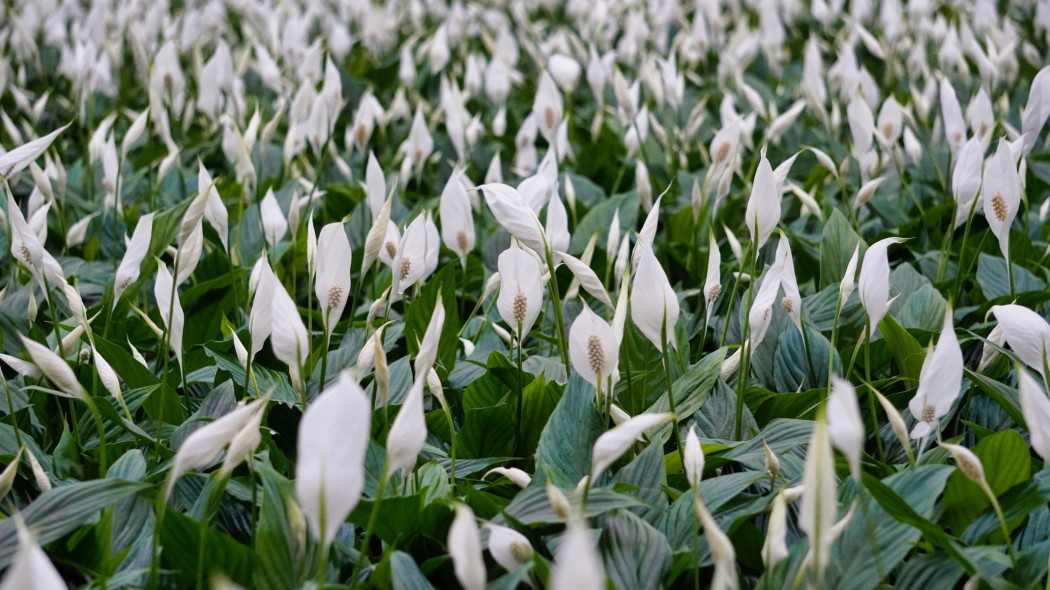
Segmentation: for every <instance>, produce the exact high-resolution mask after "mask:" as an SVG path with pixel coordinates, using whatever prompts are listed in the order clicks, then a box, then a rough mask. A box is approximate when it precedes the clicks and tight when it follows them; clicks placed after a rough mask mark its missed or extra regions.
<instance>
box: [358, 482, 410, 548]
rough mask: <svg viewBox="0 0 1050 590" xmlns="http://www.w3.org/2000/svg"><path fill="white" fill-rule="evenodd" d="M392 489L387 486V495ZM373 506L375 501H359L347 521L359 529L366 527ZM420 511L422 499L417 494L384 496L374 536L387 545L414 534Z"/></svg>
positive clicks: (390, 486)
mask: <svg viewBox="0 0 1050 590" xmlns="http://www.w3.org/2000/svg"><path fill="white" fill-rule="evenodd" d="M392 487H393V486H392V485H388V486H387V493H390V490H391V489H392ZM374 504H375V500H361V502H360V503H358V505H357V507H356V508H354V511H353V512H351V513H350V517H349V521H350V522H352V523H354V524H356V525H358V526H360V527H365V526H367V525H368V521H369V516H370V515H371V514H372V506H373V505H374ZM422 509H423V497H422V496H421V495H419V494H413V495H411V496H384V497H383V502H382V504H380V506H379V518H377V519H376V527H375V534H376V535H377V536H378V537H379V538H380V539H383V540H384V541H386V542H387V543H393V542H395V541H396V540H397V539H399V538H400V539H404V538H405V537H406V536H411V535H414V534H416V533H417V532H418V531H419V527H420V522H421V519H420V516H421V515H420V512H421V511H422Z"/></svg>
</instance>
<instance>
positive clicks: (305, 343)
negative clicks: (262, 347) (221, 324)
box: [252, 273, 310, 394]
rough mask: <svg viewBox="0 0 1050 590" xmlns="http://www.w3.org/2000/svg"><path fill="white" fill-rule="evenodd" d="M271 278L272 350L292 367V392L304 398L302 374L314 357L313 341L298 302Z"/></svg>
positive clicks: (253, 344) (289, 367)
mask: <svg viewBox="0 0 1050 590" xmlns="http://www.w3.org/2000/svg"><path fill="white" fill-rule="evenodd" d="M268 276H269V279H270V284H271V285H272V289H273V291H272V293H273V295H272V297H273V299H272V308H271V309H272V312H271V313H272V315H271V317H270V321H271V328H270V347H271V348H272V349H273V355H274V356H275V357H277V360H279V361H281V362H282V363H284V364H285V365H288V376H289V377H290V378H291V381H292V388H293V389H295V391H297V392H299V393H300V394H302V393H303V392H305V391H306V383H305V382H304V381H303V377H302V370H303V364H304V363H305V362H306V359H307V358H308V357H309V356H310V338H309V335H308V334H307V333H306V326H305V325H304V324H303V318H302V317H301V316H300V315H299V308H298V307H296V305H295V301H293V300H292V298H291V296H290V295H288V291H286V290H285V289H284V285H282V284H281V282H280V281H278V280H277V278H276V277H274V276H273V274H272V273H270V274H269V275H268ZM261 290H262V289H260V291H261ZM256 297H258V294H257V295H256ZM254 347H255V336H254V335H253V336H252V348H253V349H254Z"/></svg>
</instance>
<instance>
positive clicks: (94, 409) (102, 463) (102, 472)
mask: <svg viewBox="0 0 1050 590" xmlns="http://www.w3.org/2000/svg"><path fill="white" fill-rule="evenodd" d="M84 401H85V402H86V403H87V407H88V410H90V411H91V417H92V418H94V420H95V427H96V428H98V455H99V477H105V476H106V468H107V463H108V461H107V458H106V427H105V425H103V423H102V414H100V413H99V411H98V406H97V405H96V404H95V400H94V399H93V398H91V397H85V398H84Z"/></svg>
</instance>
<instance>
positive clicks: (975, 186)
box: [952, 137, 984, 227]
mask: <svg viewBox="0 0 1050 590" xmlns="http://www.w3.org/2000/svg"><path fill="white" fill-rule="evenodd" d="M983 165H984V146H982V145H981V140H980V139H979V138H977V137H971V138H970V139H969V141H967V142H966V143H965V144H964V145H963V146H962V149H960V150H959V155H958V157H957V158H956V159H955V169H954V170H953V171H952V195H953V196H954V197H955V207H956V210H955V227H959V226H960V225H962V224H963V223H964V222H965V221H966V220H967V219H968V218H969V216H970V209H972V208H973V207H974V199H976V198H977V194H978V193H979V192H980V190H981V167H982V166H983Z"/></svg>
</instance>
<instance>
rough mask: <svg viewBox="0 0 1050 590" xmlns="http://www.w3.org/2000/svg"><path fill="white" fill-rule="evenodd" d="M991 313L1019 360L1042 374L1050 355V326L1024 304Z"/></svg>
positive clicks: (994, 306)
mask: <svg viewBox="0 0 1050 590" xmlns="http://www.w3.org/2000/svg"><path fill="white" fill-rule="evenodd" d="M991 311H992V314H993V315H995V320H996V321H997V322H999V328H1000V329H1001V330H1002V335H1003V337H1004V339H1005V341H1006V343H1007V344H1009V345H1010V348H1011V349H1013V351H1014V354H1016V355H1017V358H1019V359H1021V360H1022V361H1023V362H1024V364H1026V365H1028V366H1029V367H1031V368H1033V369H1035V370H1036V371H1038V372H1039V374H1040V375H1043V368H1044V366H1045V365H1046V364H1047V354H1048V353H1050V324H1047V322H1046V320H1045V319H1044V318H1043V316H1041V315H1039V314H1038V313H1036V312H1034V311H1032V310H1030V309H1028V308H1027V307H1024V306H1023V305H1017V304H1010V305H993V306H992V309H991ZM1043 378H1044V379H1045V378H1046V376H1045V375H1043Z"/></svg>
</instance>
